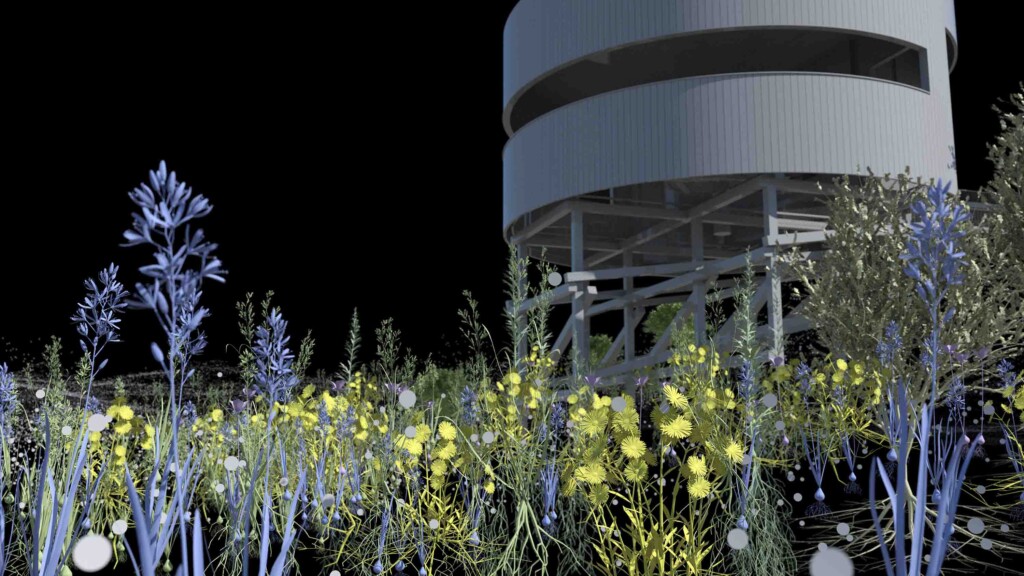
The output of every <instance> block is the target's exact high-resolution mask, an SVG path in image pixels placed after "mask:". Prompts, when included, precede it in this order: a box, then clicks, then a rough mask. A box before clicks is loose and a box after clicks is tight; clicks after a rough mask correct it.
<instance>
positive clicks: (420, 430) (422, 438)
mask: <svg viewBox="0 0 1024 576" xmlns="http://www.w3.org/2000/svg"><path fill="white" fill-rule="evenodd" d="M428 438H430V426H427V425H426V424H417V425H416V441H417V442H426V441H427V439H428Z"/></svg>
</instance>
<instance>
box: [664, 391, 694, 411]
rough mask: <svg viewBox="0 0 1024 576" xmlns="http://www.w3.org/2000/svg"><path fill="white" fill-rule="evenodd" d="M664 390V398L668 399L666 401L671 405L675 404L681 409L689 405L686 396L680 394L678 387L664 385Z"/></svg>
mask: <svg viewBox="0 0 1024 576" xmlns="http://www.w3.org/2000/svg"><path fill="white" fill-rule="evenodd" d="M664 390H665V400H668V403H669V404H671V405H672V406H675V407H676V408H679V409H683V408H686V407H687V406H688V405H689V402H687V400H686V396H683V395H682V394H680V393H679V389H678V388H676V387H675V386H665V388H664Z"/></svg>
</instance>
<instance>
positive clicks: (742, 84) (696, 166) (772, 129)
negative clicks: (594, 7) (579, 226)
mask: <svg viewBox="0 0 1024 576" xmlns="http://www.w3.org/2000/svg"><path fill="white" fill-rule="evenodd" d="M938 34H939V36H941V37H942V38H943V45H944V42H945V40H944V36H945V34H944V32H943V31H942V28H941V26H940V28H939V33H938ZM929 61H930V63H929V66H930V68H931V70H932V72H931V76H932V80H931V83H932V92H931V93H930V94H929V93H928V92H925V91H923V90H918V89H915V88H910V87H907V86H905V85H902V84H897V83H894V82H888V81H884V80H876V79H869V78H862V77H854V76H845V75H835V74H821V73H791V72H773V73H750V74H729V75H715V76H704V77H698V78H685V79H677V80H670V81H665V82H659V83H655V84H645V85H641V86H635V87H631V88H626V89H623V90H617V91H614V92H608V93H604V94H600V95H598V96H594V97H590V98H586V99H584V100H580V101H577V102H574V103H572V104H569V105H567V106H564V107H562V108H558V109H556V110H553V111H551V112H549V113H547V114H545V115H543V116H540V117H539V118H537V119H535V120H533V121H531V122H530V123H528V124H526V125H525V126H524V127H523V128H522V129H521V130H519V131H518V132H516V133H515V134H514V135H513V136H512V138H511V139H510V140H509V141H508V143H507V144H506V146H505V150H504V214H503V228H504V230H505V231H506V234H507V232H508V228H509V226H510V225H511V224H512V223H513V222H514V221H515V220H516V219H517V218H519V217H521V216H523V215H524V214H526V213H528V212H530V211H532V210H535V209H537V208H539V207H541V206H544V205H547V204H550V203H553V202H557V201H560V200H565V199H568V198H571V197H573V196H577V195H580V194H586V193H589V192H593V191H596V190H603V189H608V188H614V187H618V186H624V185H627V184H636V183H641V182H653V181H663V180H672V179H681V178H690V177H698V176H712V175H726V174H756V173H777V172H782V173H787V172H788V173H817V174H857V173H864V172H865V168H866V167H868V166H870V167H871V169H872V170H873V171H874V172H875V173H876V174H882V173H885V172H892V173H897V172H901V171H903V169H904V167H905V166H908V165H909V166H910V167H911V171H912V174H913V175H915V176H917V175H921V176H923V177H926V178H927V177H935V178H942V179H943V180H952V181H953V186H954V187H955V186H956V172H955V170H954V169H952V168H951V167H950V162H951V155H950V151H949V146H951V145H952V144H953V127H952V118H951V112H950V104H949V77H948V74H946V56H945V51H944V50H943V52H942V53H941V54H937V53H935V52H933V51H930V52H929ZM940 95H941V96H940ZM858 165H859V166H860V168H861V170H860V171H859V172H858V169H857V167H858Z"/></svg>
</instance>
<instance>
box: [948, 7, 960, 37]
mask: <svg viewBox="0 0 1024 576" xmlns="http://www.w3.org/2000/svg"><path fill="white" fill-rule="evenodd" d="M946 30H949V33H950V35H952V36H953V40H957V37H956V9H955V8H954V7H953V0H946Z"/></svg>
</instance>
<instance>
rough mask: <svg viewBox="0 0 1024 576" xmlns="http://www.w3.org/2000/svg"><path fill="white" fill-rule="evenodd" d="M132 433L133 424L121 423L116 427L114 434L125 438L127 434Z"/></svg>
mask: <svg viewBox="0 0 1024 576" xmlns="http://www.w3.org/2000/svg"><path fill="white" fill-rule="evenodd" d="M131 431H132V423H131V422H121V423H120V424H118V425H116V426H114V434H117V435H118V436H124V435H125V434H127V433H129V432H131Z"/></svg>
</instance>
